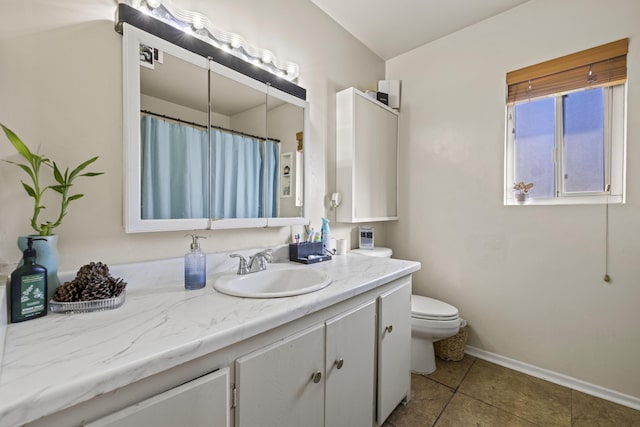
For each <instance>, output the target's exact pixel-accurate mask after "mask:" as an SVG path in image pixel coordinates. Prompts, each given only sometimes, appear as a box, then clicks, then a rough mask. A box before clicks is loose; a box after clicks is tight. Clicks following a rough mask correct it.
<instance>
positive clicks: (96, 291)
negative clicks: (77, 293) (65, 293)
mask: <svg viewBox="0 0 640 427" xmlns="http://www.w3.org/2000/svg"><path fill="white" fill-rule="evenodd" d="M107 298H111V291H110V289H109V280H108V279H106V278H102V280H101V281H97V280H96V281H94V282H93V283H90V284H88V285H87V287H86V288H84V291H82V298H81V300H82V301H91V300H96V299H107Z"/></svg>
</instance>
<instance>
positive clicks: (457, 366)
mask: <svg viewBox="0 0 640 427" xmlns="http://www.w3.org/2000/svg"><path fill="white" fill-rule="evenodd" d="M475 360H476V358H475V357H473V356H469V355H468V354H465V355H464V358H463V359H462V360H460V361H459V362H450V361H446V360H442V359H440V358H438V357H436V371H435V372H433V373H432V374H428V375H427V377H428V378H431V379H432V380H435V381H437V382H439V383H440V384H444V385H446V386H447V387H451V388H453V389H456V388H458V386H459V385H460V383H461V382H462V380H463V378H464V376H465V375H467V372H469V369H470V368H471V365H472V364H473V362H474V361H475Z"/></svg>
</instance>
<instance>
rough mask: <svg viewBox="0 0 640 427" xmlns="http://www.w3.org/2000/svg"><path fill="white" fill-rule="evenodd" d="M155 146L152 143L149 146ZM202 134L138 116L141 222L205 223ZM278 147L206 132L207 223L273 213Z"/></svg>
mask: <svg viewBox="0 0 640 427" xmlns="http://www.w3.org/2000/svg"><path fill="white" fill-rule="evenodd" d="M153 141H155V142H153ZM208 151H209V148H208V143H207V132H206V130H200V129H197V128H195V127H193V126H189V125H184V124H178V123H173V122H167V121H165V120H162V119H158V118H156V117H152V116H148V115H143V116H142V218H143V219H176V218H207V217H208V215H209V211H208V210H207V209H206V200H207V185H206V184H207V178H206V177H207V175H208V173H207V170H208V169H207V159H208V157H209V156H208ZM278 161H279V146H278V144H277V143H274V142H272V141H262V140H259V139H256V138H249V137H246V136H241V135H237V134H232V133H228V132H223V131H219V130H215V129H211V181H210V188H211V211H210V212H211V216H210V217H211V218H261V217H265V216H277V212H278V198H277V196H278V194H277V190H276V189H277V188H278Z"/></svg>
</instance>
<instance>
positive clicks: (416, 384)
mask: <svg viewBox="0 0 640 427" xmlns="http://www.w3.org/2000/svg"><path fill="white" fill-rule="evenodd" d="M452 395H453V390H451V389H449V388H448V387H445V386H443V385H442V384H438V383H437V382H435V381H432V380H430V379H428V378H426V377H424V376H422V375H417V374H412V375H411V400H410V401H409V403H408V404H407V406H404V405H399V406H398V407H397V408H396V409H395V410H394V411H393V412H392V413H391V415H390V416H389V418H387V421H386V423H385V424H390V425H392V426H394V427H405V426H406V427H423V426H425V427H427V426H428V427H431V426H432V425H433V423H434V422H435V421H436V419H437V418H438V416H439V415H440V413H441V412H442V410H443V408H444V407H445V406H446V405H447V403H448V402H449V399H451V396H452Z"/></svg>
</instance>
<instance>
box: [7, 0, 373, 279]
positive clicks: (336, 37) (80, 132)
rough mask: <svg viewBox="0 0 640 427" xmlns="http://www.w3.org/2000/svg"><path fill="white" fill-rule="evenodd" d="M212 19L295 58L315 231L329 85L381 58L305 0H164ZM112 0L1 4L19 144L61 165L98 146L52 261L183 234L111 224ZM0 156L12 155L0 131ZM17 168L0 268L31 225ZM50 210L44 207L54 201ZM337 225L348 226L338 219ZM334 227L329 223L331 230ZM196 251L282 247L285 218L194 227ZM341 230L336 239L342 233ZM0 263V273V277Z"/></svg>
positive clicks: (161, 249) (127, 255)
mask: <svg viewBox="0 0 640 427" xmlns="http://www.w3.org/2000/svg"><path fill="white" fill-rule="evenodd" d="M174 3H175V4H176V5H178V6H181V7H183V8H185V9H190V10H195V11H199V12H202V13H204V14H206V15H207V16H209V17H210V19H211V20H212V21H213V22H214V24H216V25H218V26H219V27H221V28H223V29H225V30H228V31H234V32H237V33H239V34H241V35H243V36H244V37H245V38H246V39H247V40H249V41H251V42H252V43H254V44H256V45H259V46H261V47H265V48H268V49H270V50H272V51H273V52H275V54H276V55H277V56H279V57H282V58H283V59H286V60H291V61H294V62H297V63H298V64H299V65H300V69H301V74H300V80H299V84H300V86H302V87H304V88H306V89H307V99H308V101H309V102H310V104H311V109H310V120H311V126H310V135H308V136H307V135H305V140H306V141H308V144H307V146H306V148H307V149H308V150H309V152H310V159H311V160H310V162H309V165H308V170H309V172H310V174H311V179H310V180H309V182H310V183H311V185H310V188H309V189H308V191H307V196H309V197H310V200H309V207H310V217H311V218H312V225H314V226H315V227H316V228H317V229H319V228H320V219H319V218H320V217H321V216H326V215H327V213H326V208H325V201H324V197H325V195H326V194H327V193H330V192H331V191H333V189H332V187H331V185H332V184H333V183H334V180H335V178H334V170H335V148H334V146H335V93H336V92H337V91H339V90H342V89H344V88H345V87H349V86H358V87H360V88H363V89H364V88H371V87H375V85H376V82H377V80H378V79H381V78H383V77H384V62H383V61H382V60H381V59H380V58H378V57H377V56H376V55H374V54H373V53H372V52H371V51H370V50H368V49H367V48H365V47H364V46H363V45H362V44H361V43H360V42H358V41H357V40H356V39H355V38H353V37H352V36H351V35H350V34H348V33H347V32H346V31H344V30H343V29H342V28H341V27H339V26H338V25H337V24H336V23H335V22H334V21H332V20H331V19H330V18H329V17H328V16H326V15H325V14H324V13H323V12H321V11H320V10H319V9H318V8H317V7H316V6H315V5H313V4H312V3H311V2H309V1H299V0H270V1H268V2H262V1H254V0H216V1H215V2H211V1H206V0H174ZM115 8H116V3H115V2H114V1H113V0H90V1H80V0H66V1H65V2H36V1H33V0H25V1H21V2H2V5H1V6H0V15H1V16H2V17H3V26H2V29H0V57H1V58H2V66H1V67H0V93H1V94H2V96H1V97H0V99H1V100H0V122H1V123H3V124H5V125H7V126H8V127H9V128H11V129H12V130H14V131H15V132H16V133H17V134H18V136H20V137H21V138H22V139H23V140H24V141H25V142H26V143H27V144H28V145H29V146H30V147H32V148H33V149H35V148H36V147H37V146H38V145H40V146H41V150H42V152H43V153H46V154H47V155H48V156H49V157H51V158H53V159H55V160H56V161H57V162H59V163H61V164H70V165H77V164H78V163H80V162H81V161H83V160H85V159H87V158H89V157H90V156H94V155H98V156H100V159H99V160H98V162H97V163H96V167H95V170H99V171H103V172H105V173H106V174H105V175H104V176H100V177H96V178H91V179H84V180H79V181H77V188H76V189H77V191H78V192H81V193H85V198H84V199H81V200H78V201H76V202H73V203H72V205H71V206H70V209H69V214H68V215H67V217H66V218H65V221H64V222H63V224H62V226H61V227H60V228H58V229H56V233H57V234H59V235H60V243H59V250H60V255H61V265H60V268H61V270H71V269H74V270H75V269H77V268H78V267H79V266H81V265H82V264H84V263H87V262H89V261H98V260H100V261H103V262H106V263H108V264H113V263H120V262H125V261H136V260H144V259H153V258H164V257H172V256H179V255H181V254H183V253H184V252H186V251H187V250H188V240H187V239H186V238H184V237H183V236H184V232H171V233H147V234H133V235H127V234H125V233H124V231H123V228H122V71H121V67H122V61H121V55H122V53H121V41H122V38H121V36H120V35H119V34H117V33H116V32H115V31H114V29H113V16H114V12H115ZM0 159H9V160H14V161H15V160H19V157H18V156H17V155H16V154H15V153H14V151H13V148H12V147H11V145H10V144H9V142H8V141H7V140H6V139H5V137H4V135H0ZM25 178H26V176H23V172H21V171H20V170H19V169H18V168H16V167H14V166H11V165H8V164H6V163H0V183H1V185H0V265H2V264H3V263H4V262H9V263H14V262H17V261H18V259H19V258H20V252H19V251H18V249H17V247H16V239H17V237H18V236H19V235H22V234H28V233H30V232H31V229H30V227H29V218H30V215H31V210H32V205H31V199H30V198H29V197H27V195H26V194H25V193H24V191H23V190H22V188H21V186H20V184H19V180H20V179H25ZM52 208H53V207H49V210H53V209H52ZM343 230H344V231H343V233H344V234H348V233H349V230H350V228H349V227H343ZM333 231H334V234H338V233H340V227H337V228H336V227H334V228H333ZM202 234H204V235H206V236H207V237H208V239H207V240H204V241H202V247H203V250H205V251H207V252H218V251H227V250H233V249H239V248H247V247H258V246H270V245H276V244H281V243H284V242H286V241H287V239H288V238H289V234H290V230H289V228H288V227H284V228H278V229H258V230H224V231H212V232H205V233H202ZM344 237H347V236H346V235H345V236H344ZM2 273H3V272H2V271H0V275H2Z"/></svg>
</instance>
